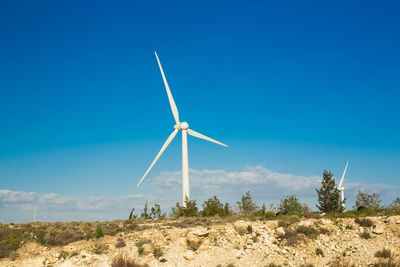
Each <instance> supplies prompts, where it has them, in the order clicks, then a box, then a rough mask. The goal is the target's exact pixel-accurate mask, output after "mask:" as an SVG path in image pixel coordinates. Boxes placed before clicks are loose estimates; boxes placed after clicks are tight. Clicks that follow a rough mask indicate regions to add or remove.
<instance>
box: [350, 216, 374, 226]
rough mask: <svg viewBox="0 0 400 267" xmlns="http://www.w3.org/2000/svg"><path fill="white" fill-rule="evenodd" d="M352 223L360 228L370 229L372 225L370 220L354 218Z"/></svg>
mask: <svg viewBox="0 0 400 267" xmlns="http://www.w3.org/2000/svg"><path fill="white" fill-rule="evenodd" d="M354 221H355V222H356V223H358V224H359V225H360V226H362V227H372V226H373V225H374V223H373V222H372V220H371V219H368V218H356V219H355V220H354Z"/></svg>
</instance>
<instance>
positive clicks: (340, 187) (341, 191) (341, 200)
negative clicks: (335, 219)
mask: <svg viewBox="0 0 400 267" xmlns="http://www.w3.org/2000/svg"><path fill="white" fill-rule="evenodd" d="M348 165H349V161H347V163H346V167H345V168H344V172H343V175H342V179H340V183H339V186H338V187H337V189H338V190H339V191H340V202H342V206H343V208H345V204H344V202H343V201H344V187H343V186H342V185H343V180H344V175H345V174H346V171H347V166H348Z"/></svg>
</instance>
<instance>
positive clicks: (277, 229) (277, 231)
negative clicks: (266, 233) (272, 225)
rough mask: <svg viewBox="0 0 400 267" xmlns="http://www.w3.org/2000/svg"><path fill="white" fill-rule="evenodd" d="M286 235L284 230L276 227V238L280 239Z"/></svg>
mask: <svg viewBox="0 0 400 267" xmlns="http://www.w3.org/2000/svg"><path fill="white" fill-rule="evenodd" d="M285 234H286V233H285V230H283V227H278V228H276V235H277V236H278V237H281V236H284V235H285Z"/></svg>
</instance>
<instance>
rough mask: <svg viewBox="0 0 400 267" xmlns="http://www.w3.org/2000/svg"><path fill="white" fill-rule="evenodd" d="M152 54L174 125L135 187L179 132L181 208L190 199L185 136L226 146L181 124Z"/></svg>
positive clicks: (162, 74)
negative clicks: (180, 146) (165, 92)
mask: <svg viewBox="0 0 400 267" xmlns="http://www.w3.org/2000/svg"><path fill="white" fill-rule="evenodd" d="M154 54H155V55H156V58H157V62H158V66H159V67H160V71H161V76H162V78H163V81H164V85H165V89H166V90H167V95H168V100H169V104H170V106H171V110H172V115H173V116H174V119H175V123H176V124H175V126H174V131H173V132H172V133H171V135H170V136H169V137H168V138H167V141H165V143H164V145H163V146H162V147H161V150H160V152H158V154H157V156H156V158H155V159H154V160H153V162H152V163H151V164H150V167H149V168H148V169H147V171H146V173H145V174H144V175H143V177H142V179H140V181H139V183H138V184H137V187H139V185H140V184H141V183H142V181H143V180H144V178H146V176H147V174H149V172H150V170H151V168H153V166H154V164H155V163H156V162H157V160H158V159H159V158H160V157H161V155H162V154H163V152H164V151H165V150H166V149H167V147H168V145H169V144H170V143H171V142H172V140H173V139H174V138H175V136H176V135H177V133H178V132H181V133H182V204H183V206H185V205H186V204H185V199H186V198H187V199H188V200H189V199H190V195H189V161H188V145H187V134H189V135H191V136H194V137H197V138H200V139H204V140H207V141H210V142H213V143H216V144H218V145H221V146H225V147H227V145H225V144H223V143H221V142H218V141H217V140H214V139H212V138H209V137H207V136H205V135H202V134H200V133H198V132H195V131H193V130H191V129H189V124H188V123H187V122H186V121H184V122H181V121H180V120H179V113H178V109H177V107H176V105H175V101H174V98H173V97H172V94H171V91H170V89H169V86H168V83H167V79H166V78H165V74H164V71H163V69H162V67H161V63H160V60H159V58H158V55H157V53H156V52H155V51H154Z"/></svg>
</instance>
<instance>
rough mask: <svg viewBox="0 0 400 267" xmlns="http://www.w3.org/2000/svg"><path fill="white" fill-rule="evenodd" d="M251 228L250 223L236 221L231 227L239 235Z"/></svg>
mask: <svg viewBox="0 0 400 267" xmlns="http://www.w3.org/2000/svg"><path fill="white" fill-rule="evenodd" d="M249 225H250V226H251V223H250V222H245V221H242V220H239V221H236V222H235V223H234V224H233V226H234V227H235V229H236V231H238V233H239V234H245V233H247V229H248V227H249Z"/></svg>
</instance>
